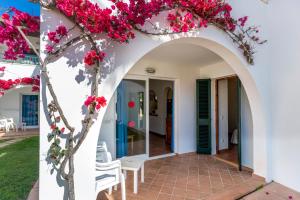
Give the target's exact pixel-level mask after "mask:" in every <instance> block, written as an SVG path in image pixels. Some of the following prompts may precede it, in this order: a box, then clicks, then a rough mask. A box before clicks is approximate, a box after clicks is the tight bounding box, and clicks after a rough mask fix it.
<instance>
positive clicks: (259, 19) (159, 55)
mask: <svg viewBox="0 0 300 200" xmlns="http://www.w3.org/2000/svg"><path fill="white" fill-rule="evenodd" d="M229 2H230V4H231V5H232V7H233V14H234V15H235V16H244V15H247V16H249V17H250V22H249V23H251V24H257V25H260V27H261V28H260V29H261V33H260V34H261V37H263V38H265V39H267V40H268V42H267V43H266V44H264V45H262V46H258V47H257V49H256V50H257V53H256V54H255V64H254V65H253V66H252V65H248V64H247V63H246V61H245V59H244V57H243V55H242V54H241V52H240V51H239V50H238V49H237V48H236V46H235V45H234V44H233V43H232V41H231V40H230V38H228V37H227V35H225V34H224V33H223V32H221V31H219V30H218V29H216V28H214V27H208V28H207V29H203V30H199V31H197V32H193V33H188V34H178V35H172V36H165V37H150V36H144V35H140V34H138V33H137V38H136V39H135V40H133V41H131V43H129V44H128V45H114V48H112V49H108V50H107V52H110V53H109V56H110V57H109V58H108V59H107V60H108V61H110V66H109V68H106V70H105V71H104V72H103V74H102V75H103V79H102V80H101V85H100V90H99V91H100V95H104V96H105V97H106V98H107V99H108V100H110V103H109V106H107V107H106V108H105V109H103V110H101V111H100V113H99V116H98V121H97V122H96V123H95V124H94V126H93V128H92V129H91V133H90V134H89V135H88V136H87V138H86V140H85V142H84V144H83V145H82V146H81V148H80V150H79V151H78V153H77V154H76V157H75V167H76V168H75V183H76V185H75V191H76V197H77V199H80V200H81V199H95V192H94V184H95V180H94V170H95V169H94V166H95V159H96V146H97V142H98V141H99V140H104V141H106V142H107V144H108V148H109V150H110V152H112V153H113V156H115V157H119V156H122V155H130V154H140V153H144V154H147V155H149V156H151V135H152V136H153V135H154V136H157V134H168V131H167V127H168V125H169V128H170V123H169V124H168V122H167V118H168V117H167V116H168V111H167V110H168V108H167V107H168V106H167V105H166V106H164V105H163V104H167V102H168V100H170V99H172V101H171V102H172V104H171V105H172V106H171V107H172V108H171V110H172V112H170V113H171V116H172V117H171V119H172V120H171V121H172V122H171V125H172V126H171V127H172V130H173V131H171V135H172V136H171V145H170V147H169V148H170V149H169V150H168V152H167V153H177V154H183V153H189V152H196V151H198V152H203V151H206V153H210V154H216V153H217V149H219V150H224V149H227V148H230V146H235V145H236V144H237V146H240V147H241V150H240V152H241V156H240V162H241V165H242V166H244V167H247V168H250V169H251V170H253V173H254V174H256V175H258V176H261V177H263V178H265V179H266V181H267V182H269V181H271V180H274V181H276V182H279V183H281V184H283V185H286V186H288V187H290V188H293V189H295V190H297V191H300V183H299V180H300V170H299V169H300V161H299V159H297V158H298V157H299V155H298V154H299V152H300V134H299V132H300V127H299V125H298V124H299V122H298V121H299V117H298V116H299V114H300V106H299V105H298V104H299V103H298V102H299V101H298V99H299V98H300V92H299V90H297V88H298V87H299V86H300V79H299V77H298V76H299V74H300V68H299V66H300V61H299V59H298V58H299V53H300V46H299V44H300V37H299V35H300V28H299V26H297V25H298V24H299V23H298V21H297V19H298V18H299V12H298V9H299V8H300V2H299V1H297V0H291V1H289V2H286V1H279V0H271V1H270V3H269V4H264V3H262V2H261V1H258V0H252V1H249V0H248V1H247V0H241V1H231V0H230V1H229ZM41 15H42V16H41V19H42V24H41V34H42V36H41V46H42V47H41V49H44V47H45V45H46V40H45V38H44V36H45V35H46V34H47V32H48V31H52V30H54V29H55V27H56V26H57V25H59V24H62V23H63V24H65V25H66V26H70V27H71V24H69V22H68V21H67V20H66V19H65V18H64V17H63V16H62V15H59V14H58V13H56V12H51V11H48V10H42V13H41ZM84 47H85V44H79V45H77V46H76V47H75V48H76V49H75V50H70V52H71V53H70V54H66V55H65V56H63V57H61V58H59V59H57V60H55V61H54V62H52V63H50V64H49V71H50V77H51V80H52V82H53V85H54V89H55V90H56V91H57V95H58V98H59V99H60V102H61V105H62V107H63V109H64V110H65V114H66V117H67V118H68V119H70V123H71V124H72V125H73V126H75V127H76V128H77V129H79V128H80V126H81V124H80V123H79V122H80V121H81V119H82V118H83V114H82V104H83V101H84V99H85V98H86V96H87V95H88V93H89V87H87V86H88V78H87V77H85V76H84V73H83V71H84V66H83V63H82V59H83V55H84V51H85V48H84ZM74 53H76V59H75V58H74V57H72V55H74ZM70 55H71V56H70ZM77 59H78V60H77ZM70 61H71V62H70ZM146 68H153V69H154V70H155V73H147V72H146ZM153 69H151V70H152V71H153ZM148 71H149V69H148ZM66 74H68V76H66ZM232 77H236V79H234V78H233V79H232ZM237 78H238V79H239V80H240V81H241V85H240V86H239V85H238V81H237ZM158 80H160V81H162V80H164V81H165V82H159V81H158ZM197 80H205V81H202V82H201V81H197ZM208 80H209V81H208ZM157 82H159V83H157ZM155 84H159V85H161V87H156V86H155ZM164 84H166V85H167V86H164ZM128 85H130V87H129V86H128ZM118 86H119V94H123V95H119V97H120V98H121V99H120V98H118V89H117V88H118ZM120 87H123V89H120ZM124 88H125V89H124ZM201 88H202V89H201ZM203 88H206V89H207V90H205V92H204V94H203V91H204V90H203ZM234 88H240V90H238V92H237V93H235V94H234V92H235V91H236V90H235V89H234ZM169 89H171V90H172V93H171V94H172V95H167V94H170V93H168V92H166V91H168V90H169ZM79 91H80V92H79ZM197 91H198V94H197ZM216 93H218V95H216ZM203 95H204V96H203ZM216 97H217V98H218V101H217V99H216ZM232 97H236V98H232ZM239 97H240V98H239ZM203 99H204V101H205V100H206V99H208V101H207V102H206V103H207V105H205V108H207V110H201V109H203V107H201V105H202V104H200V103H199V102H200V101H203ZM50 100H51V97H50V95H49V94H48V92H47V91H46V89H45V87H42V88H41V102H43V103H42V105H41V108H40V113H41V114H40V116H41V120H40V126H41V130H43V132H41V135H40V136H41V137H40V199H42V200H44V199H45V200H46V199H63V196H64V188H63V187H61V186H62V183H61V182H60V181H59V180H57V177H56V175H55V173H56V172H54V174H51V173H50V170H51V166H50V165H49V163H48V162H47V161H46V157H47V151H48V149H49V143H48V141H47V134H48V132H47V131H46V130H49V125H48V122H47V118H46V117H45V115H44V110H45V109H46V108H47V103H48V102H49V101H50ZM239 101H240V104H239V103H238V102H239ZM232 102H233V103H232ZM234 102H235V103H234ZM115 103H116V104H117V106H115V105H114V104H115ZM129 103H130V104H131V105H129ZM127 105H128V106H127ZM234 105H240V107H239V108H240V112H238V110H239V109H238V108H234ZM122 106H123V108H124V107H125V108H124V109H123V111H118V109H120V110H122V109H121V108H120V107H122ZM137 108H138V109H137ZM197 111H203V112H204V113H203V112H202V113H200V112H197ZM115 113H118V115H117V116H116V115H115ZM170 113H169V114H170ZM199 113H200V114H199ZM235 113H237V115H236V116H235ZM150 114H151V115H150ZM217 119H218V120H217ZM238 119H240V120H238ZM122 120H124V121H123V122H121V126H123V125H124V126H125V128H126V130H125V129H124V130H125V134H124V132H123V133H122V134H121V135H120V132H118V131H117V130H116V129H118V127H119V129H120V127H121V126H117V123H119V122H120V121H122ZM237 120H238V121H237ZM129 122H130V123H129ZM239 122H240V123H241V126H239ZM119 125H120V124H119ZM127 126H129V128H128V127H127ZM116 127H117V128H116ZM217 127H218V128H217ZM239 127H240V133H241V137H240V138H241V139H240V140H238V141H237V140H236V139H235V137H234V136H232V135H234V134H233V132H235V131H234V130H235V129H239ZM49 131H50V130H49ZM201 131H202V132H201ZM205 131H206V133H207V135H205V136H206V138H204V139H205V140H204V139H203V137H202V136H203V133H204V132H205ZM153 133H154V134H153ZM155 133H157V134H155ZM169 133H170V132H169ZM199 134H200V135H199ZM201 134H202V135H201ZM124 136H125V137H124ZM128 136H131V138H129V137H128ZM197 136H198V137H197ZM199 136H200V137H202V140H201V143H197V138H198V139H199ZM132 137H133V139H132ZM157 137H158V138H162V137H160V136H157ZM137 138H138V139H137ZM165 138H167V137H165ZM122 139H123V140H122ZM120 140H122V141H123V143H120V142H118V141H120ZM132 142H133V143H132ZM234 144H235V145H234ZM235 148H237V147H235ZM136 149H138V150H137V152H135V150H136Z"/></svg>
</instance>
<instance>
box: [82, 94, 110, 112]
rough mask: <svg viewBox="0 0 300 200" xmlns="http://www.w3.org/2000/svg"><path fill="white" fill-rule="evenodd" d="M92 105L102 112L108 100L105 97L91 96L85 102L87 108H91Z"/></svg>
mask: <svg viewBox="0 0 300 200" xmlns="http://www.w3.org/2000/svg"><path fill="white" fill-rule="evenodd" d="M92 104H93V105H94V106H95V108H96V110H100V108H101V107H105V106H106V99H105V97H103V96H101V97H96V96H89V97H88V98H87V99H86V100H85V102H84V105H85V106H86V107H89V106H90V105H92Z"/></svg>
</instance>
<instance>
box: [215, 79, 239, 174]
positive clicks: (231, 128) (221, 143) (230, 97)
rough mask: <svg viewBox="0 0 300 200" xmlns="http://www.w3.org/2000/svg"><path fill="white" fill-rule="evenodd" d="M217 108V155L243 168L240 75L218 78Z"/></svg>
mask: <svg viewBox="0 0 300 200" xmlns="http://www.w3.org/2000/svg"><path fill="white" fill-rule="evenodd" d="M216 108H217V109H216V118H217V120H216V127H217V128H216V129H217V131H216V157H217V158H218V159H221V160H223V161H225V162H227V163H229V164H232V165H234V166H239V168H240V169H241V164H240V160H241V141H240V137H241V136H240V87H239V79H238V77H236V76H232V77H225V78H221V79H218V80H216Z"/></svg>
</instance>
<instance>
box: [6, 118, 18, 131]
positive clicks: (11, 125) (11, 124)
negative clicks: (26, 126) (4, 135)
mask: <svg viewBox="0 0 300 200" xmlns="http://www.w3.org/2000/svg"><path fill="white" fill-rule="evenodd" d="M6 122H7V124H6V126H7V128H8V131H9V130H10V129H12V130H15V131H16V132H17V131H18V129H17V125H16V124H15V122H14V119H13V118H7V119H6ZM8 131H7V132H8Z"/></svg>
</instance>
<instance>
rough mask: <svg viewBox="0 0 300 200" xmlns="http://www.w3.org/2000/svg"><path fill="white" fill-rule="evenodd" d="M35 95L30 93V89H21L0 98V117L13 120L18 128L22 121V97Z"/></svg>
mask: <svg viewBox="0 0 300 200" xmlns="http://www.w3.org/2000/svg"><path fill="white" fill-rule="evenodd" d="M23 94H30V95H37V93H34V92H32V89H31V87H23V88H19V89H13V90H11V91H8V92H7V93H6V94H5V95H4V96H3V97H0V116H4V117H7V118H11V117H12V118H13V119H14V123H15V124H16V125H17V126H18V125H19V123H20V122H21V120H22V95H23Z"/></svg>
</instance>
